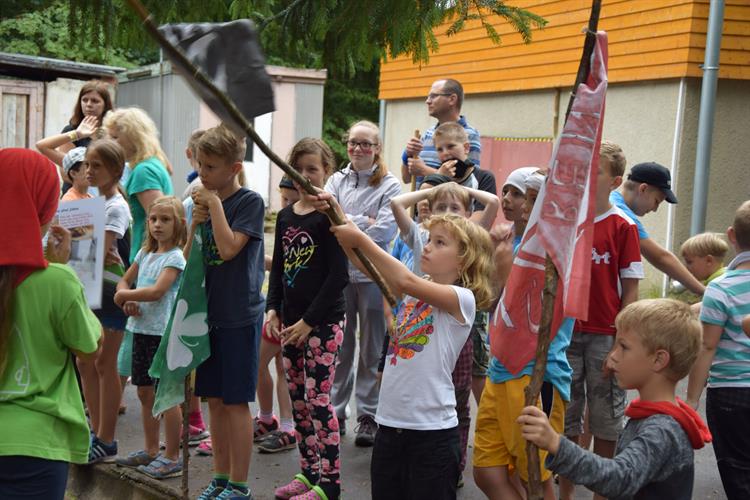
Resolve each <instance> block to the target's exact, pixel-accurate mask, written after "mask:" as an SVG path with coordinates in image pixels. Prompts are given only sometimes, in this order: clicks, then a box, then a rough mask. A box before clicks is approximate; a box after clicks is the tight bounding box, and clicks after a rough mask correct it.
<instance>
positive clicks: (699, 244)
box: [680, 233, 729, 261]
mask: <svg viewBox="0 0 750 500" xmlns="http://www.w3.org/2000/svg"><path fill="white" fill-rule="evenodd" d="M680 253H681V254H682V255H690V256H691V257H707V256H709V255H710V256H712V257H716V258H717V259H719V260H721V261H723V260H724V257H726V256H727V253H729V244H728V243H727V242H726V240H724V235H723V234H720V233H701V234H696V235H695V236H691V237H690V238H688V239H686V240H685V243H683V244H682V246H681V247H680Z"/></svg>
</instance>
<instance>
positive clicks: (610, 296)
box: [560, 141, 643, 500]
mask: <svg viewBox="0 0 750 500" xmlns="http://www.w3.org/2000/svg"><path fill="white" fill-rule="evenodd" d="M624 173H625V155H624V154H623V153H622V149H621V148H620V146H618V145H617V144H614V143H612V142H608V141H604V142H602V144H601V147H600V150H599V170H598V173H597V180H596V183H597V184H596V208H595V210H596V213H595V218H594V240H593V248H592V255H591V288H590V291H589V317H588V320H587V321H576V325H575V330H574V331H573V337H572V339H571V341H570V346H568V350H567V356H568V362H569V363H570V366H571V367H572V368H573V381H572V383H571V387H570V404H569V405H568V409H567V410H566V412H565V437H567V438H568V439H570V440H571V441H573V442H574V443H576V444H581V443H580V441H579V438H580V436H581V435H582V434H583V417H584V408H586V407H587V408H588V410H589V430H590V431H591V434H592V435H593V436H594V453H596V454H597V455H599V456H602V457H606V458H612V456H613V455H614V452H615V443H616V441H617V437H618V436H619V435H620V432H621V431H622V425H623V413H624V411H625V400H626V395H625V391H624V390H622V389H620V388H619V387H617V386H616V385H615V384H613V383H612V378H611V377H610V376H609V374H606V373H604V371H603V367H604V364H605V363H606V360H607V355H608V354H609V352H610V351H611V350H612V346H613V345H614V335H615V333H616V332H615V328H614V324H615V317H616V316H617V313H618V312H620V310H622V309H623V308H624V307H625V306H627V305H628V304H630V303H631V302H635V301H636V300H638V280H640V279H643V264H641V252H640V247H639V245H638V229H637V226H636V225H635V223H634V222H633V221H632V220H631V219H630V218H629V217H628V216H627V215H625V213H624V212H623V211H622V210H621V209H619V208H617V207H615V206H613V205H612V204H611V203H610V201H609V194H610V192H612V191H614V190H615V189H617V188H618V187H619V186H620V184H621V183H622V176H623V174H624ZM574 490H575V485H574V484H573V483H571V482H570V481H568V480H566V479H565V478H563V477H561V478H560V498H562V499H563V500H568V499H572V498H573V494H574ZM595 498H601V497H599V496H595Z"/></svg>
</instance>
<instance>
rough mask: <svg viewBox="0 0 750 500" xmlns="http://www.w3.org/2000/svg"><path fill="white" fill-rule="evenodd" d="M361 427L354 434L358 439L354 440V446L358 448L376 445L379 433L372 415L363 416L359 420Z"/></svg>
mask: <svg viewBox="0 0 750 500" xmlns="http://www.w3.org/2000/svg"><path fill="white" fill-rule="evenodd" d="M357 422H359V425H358V426H357V428H356V429H354V432H356V433H357V437H356V438H354V444H355V445H357V446H372V445H373V444H374V443H375V433H376V432H378V424H376V423H375V419H374V418H372V417H371V416H370V415H362V416H361V417H359V418H358V419H357Z"/></svg>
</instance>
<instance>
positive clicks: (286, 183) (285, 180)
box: [279, 175, 297, 189]
mask: <svg viewBox="0 0 750 500" xmlns="http://www.w3.org/2000/svg"><path fill="white" fill-rule="evenodd" d="M283 188H286V189H297V188H295V187H294V183H293V182H292V179H290V178H289V177H287V176H286V175H285V176H284V177H282V178H281V182H279V189H283Z"/></svg>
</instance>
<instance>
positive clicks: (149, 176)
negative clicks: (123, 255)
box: [125, 156, 174, 262]
mask: <svg viewBox="0 0 750 500" xmlns="http://www.w3.org/2000/svg"><path fill="white" fill-rule="evenodd" d="M131 170H132V171H131V172H130V176H129V177H128V180H127V181H125V191H126V192H127V193H128V205H130V213H131V214H132V215H133V239H132V241H131V244H130V262H133V261H134V260H135V256H136V254H137V253H138V250H140V249H141V245H142V244H143V237H144V236H145V232H146V210H145V209H144V208H143V207H142V206H141V203H140V202H139V201H138V196H136V195H137V194H138V193H142V192H144V191H149V190H151V189H156V190H157V191H161V192H162V193H163V194H167V195H169V194H174V190H173V189H172V179H170V178H169V172H167V169H166V167H165V166H164V164H163V163H162V162H161V161H160V160H159V159H158V158H156V157H155V156H152V157H151V158H149V159H148V160H145V161H142V162H140V163H138V164H136V166H135V167H133V168H132V169H131Z"/></svg>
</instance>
